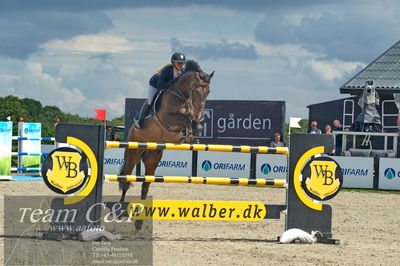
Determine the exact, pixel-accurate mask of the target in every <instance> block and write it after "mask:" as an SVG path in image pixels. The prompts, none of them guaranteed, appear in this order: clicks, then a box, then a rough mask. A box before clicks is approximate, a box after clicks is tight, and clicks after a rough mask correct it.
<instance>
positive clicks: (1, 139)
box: [0, 122, 12, 179]
mask: <svg viewBox="0 0 400 266" xmlns="http://www.w3.org/2000/svg"><path fill="white" fill-rule="evenodd" d="M11 149H12V122H0V179H10V178H11Z"/></svg>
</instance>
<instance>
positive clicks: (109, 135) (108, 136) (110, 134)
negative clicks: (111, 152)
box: [106, 127, 114, 140]
mask: <svg viewBox="0 0 400 266" xmlns="http://www.w3.org/2000/svg"><path fill="white" fill-rule="evenodd" d="M113 139H114V132H113V129H112V127H108V128H107V132H106V140H113Z"/></svg>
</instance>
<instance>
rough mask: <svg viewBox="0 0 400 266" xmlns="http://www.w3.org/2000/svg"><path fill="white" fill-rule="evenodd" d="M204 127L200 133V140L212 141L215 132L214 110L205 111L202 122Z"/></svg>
mask: <svg viewBox="0 0 400 266" xmlns="http://www.w3.org/2000/svg"><path fill="white" fill-rule="evenodd" d="M200 123H201V124H202V125H203V130H202V131H201V132H200V134H199V136H198V138H203V139H212V138H213V132H214V126H213V125H214V113H213V109H205V110H204V117H203V119H201V120H200Z"/></svg>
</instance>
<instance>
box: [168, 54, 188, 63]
mask: <svg viewBox="0 0 400 266" xmlns="http://www.w3.org/2000/svg"><path fill="white" fill-rule="evenodd" d="M171 62H177V63H186V56H185V55H184V54H182V53H174V54H173V55H172V57H171Z"/></svg>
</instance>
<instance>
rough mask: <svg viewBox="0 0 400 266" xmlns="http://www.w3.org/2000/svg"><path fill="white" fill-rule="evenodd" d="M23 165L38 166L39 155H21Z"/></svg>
mask: <svg viewBox="0 0 400 266" xmlns="http://www.w3.org/2000/svg"><path fill="white" fill-rule="evenodd" d="M22 165H23V167H40V156H24V157H22Z"/></svg>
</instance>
